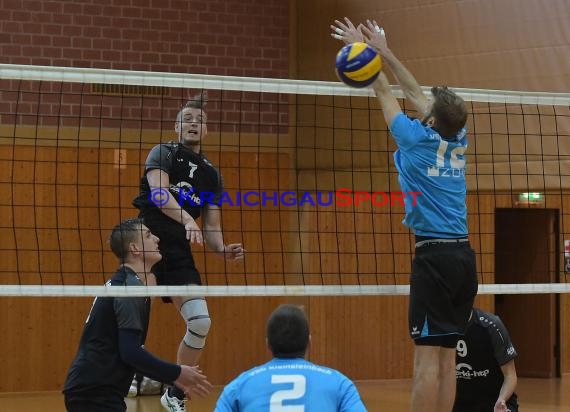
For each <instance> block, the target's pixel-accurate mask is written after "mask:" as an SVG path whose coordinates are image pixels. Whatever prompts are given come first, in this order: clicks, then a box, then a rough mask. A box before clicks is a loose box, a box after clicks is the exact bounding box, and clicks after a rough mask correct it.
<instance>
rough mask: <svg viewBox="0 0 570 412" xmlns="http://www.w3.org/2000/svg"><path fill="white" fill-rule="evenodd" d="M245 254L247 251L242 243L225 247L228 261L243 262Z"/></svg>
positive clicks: (225, 255)
mask: <svg viewBox="0 0 570 412" xmlns="http://www.w3.org/2000/svg"><path fill="white" fill-rule="evenodd" d="M244 254H245V249H244V248H243V246H242V244H241V243H230V244H229V245H224V257H225V258H226V259H227V260H242V259H243V257H244Z"/></svg>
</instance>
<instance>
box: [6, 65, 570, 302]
mask: <svg viewBox="0 0 570 412" xmlns="http://www.w3.org/2000/svg"><path fill="white" fill-rule="evenodd" d="M199 90H208V92H209V103H208V106H207V113H208V129H209V134H208V136H207V138H206V141H205V143H204V145H203V150H204V152H205V153H206V155H207V156H208V158H209V159H210V160H211V161H212V163H213V164H214V165H216V166H218V167H219V169H220V171H221V173H222V175H223V178H224V189H225V195H224V196H225V197H224V203H223V204H222V213H223V224H222V227H223V232H224V239H225V241H226V242H227V243H230V242H232V243H234V242H241V243H243V244H244V247H245V248H246V250H247V254H246V259H245V260H244V261H243V262H241V263H231V262H225V261H223V260H221V259H219V258H217V257H216V256H214V255H213V253H212V252H210V251H209V250H207V249H205V248H200V247H196V246H193V253H194V256H195V258H196V261H197V266H198V268H199V270H200V271H201V273H202V280H203V283H204V285H205V286H204V287H202V288H199V289H198V290H197V289H195V288H196V287H193V288H190V287H189V289H188V288H186V289H184V288H177V289H176V290H173V289H172V288H170V289H169V288H167V287H155V288H151V289H146V288H145V289H144V291H139V292H132V293H143V294H145V295H148V294H153V295H164V294H165V293H166V292H168V294H169V295H185V294H188V293H189V292H190V291H191V292H192V294H197V293H198V291H199V293H200V294H204V295H225V294H238V295H242V294H243V295H248V294H249V295H281V294H286V295H287V294H292V295H295V294H316V295H322V294H331V295H334V294H349V295H354V294H357V295H358V294H383V293H385V294H404V293H407V291H408V287H407V285H408V277H409V273H410V267H411V261H412V258H413V247H414V243H413V242H414V239H413V236H412V235H411V233H410V232H409V230H408V229H407V228H405V227H404V226H403V225H402V223H401V220H402V218H403V212H404V209H403V205H402V202H401V196H404V195H409V194H402V193H400V192H399V190H400V188H399V186H398V184H397V176H396V171H395V169H394V165H393V160H392V153H393V151H394V150H395V149H396V147H395V145H394V143H393V141H392V139H391V138H390V137H389V135H388V131H387V128H386V125H385V123H384V121H383V117H382V113H381V111H380V110H379V107H378V104H377V102H376V100H375V99H374V98H373V95H372V92H371V90H357V89H350V88H347V87H345V86H343V85H341V84H339V83H331V82H308V81H295V80H277V79H262V78H257V79H256V78H239V77H224V76H207V75H182V74H167V73H149V72H128V71H114V70H99V69H74V68H57V67H41V66H18V65H0V102H1V103H0V143H1V145H0V159H1V166H0V167H1V169H0V188H1V193H2V196H1V199H0V209H1V216H2V221H1V223H0V239H2V241H1V247H0V249H1V252H2V259H1V260H0V283H1V284H2V285H4V286H3V287H2V288H0V294H4V295H13V294H29V295H59V294H62V295H66V294H85V295H100V294H106V293H109V292H106V291H105V290H106V289H105V288H104V287H102V286H99V287H97V286H95V285H101V284H102V283H103V282H104V281H105V280H106V276H108V274H110V273H112V272H113V271H114V270H115V269H116V259H115V258H114V256H112V254H111V253H110V252H109V248H108V245H107V237H108V234H109V232H110V230H111V228H112V227H113V226H114V225H115V224H117V223H118V222H119V221H120V220H122V219H124V218H127V217H132V216H135V215H136V214H137V210H136V209H135V208H134V207H133V206H132V204H131V202H132V199H133V198H134V197H135V196H136V195H137V194H138V190H139V180H140V177H141V174H142V171H143V165H144V161H145V159H146V156H147V154H148V152H149V150H150V149H151V148H152V147H153V146H154V145H156V144H158V143H160V142H166V141H169V140H175V139H176V135H175V133H174V130H173V129H174V119H175V117H176V114H177V112H178V110H180V107H181V106H182V104H183V103H184V102H185V101H186V100H187V99H188V98H189V97H190V96H191V95H192V94H193V93H195V92H196V91H199ZM455 90H457V91H458V92H459V94H460V95H461V96H462V97H464V99H465V100H466V101H468V102H469V106H470V108H469V109H470V110H469V111H470V117H469V120H468V128H469V134H470V149H469V151H468V171H467V173H468V190H469V194H468V208H469V228H470V239H471V242H472V244H473V247H474V249H475V250H476V251H477V253H478V254H477V259H478V269H479V276H480V282H481V283H482V287H481V292H482V293H503V292H504V291H505V286H509V287H510V288H511V289H510V290H513V291H514V293H546V292H564V291H566V286H565V284H563V283H561V282H560V274H561V273H562V272H563V270H564V266H565V262H566V261H565V255H564V248H563V247H562V245H563V244H564V242H563V241H564V239H565V238H566V237H568V233H569V232H570V227H569V226H570V223H569V219H568V217H567V215H568V213H569V208H570V206H569V200H570V199H569V197H568V194H567V188H568V186H569V185H570V180H569V176H570V173H569V172H570V168H569V166H570V163H569V158H568V157H569V154H568V153H570V150H569V149H570V147H568V146H569V145H570V144H569V143H568V135H569V133H570V110H569V105H570V96H569V95H567V94H552V93H551V94H547V93H518V92H500V91H492V90H467V89H455ZM426 92H427V90H426ZM395 93H397V95H398V96H399V97H400V98H401V97H402V94H401V93H400V92H399V90H398V89H395ZM405 103H406V102H405V101H404V100H402V104H403V106H404V107H405ZM410 114H411V115H413V113H410ZM514 207H524V208H542V209H548V210H555V211H556V215H557V227H556V233H555V239H556V245H555V247H553V248H550V249H548V251H547V252H545V253H549V254H550V255H552V256H551V259H552V262H553V266H552V268H551V269H549V270H551V271H552V276H551V278H552V279H553V282H551V283H548V284H544V283H541V284H535V285H530V286H529V285H494V283H495V264H496V263H495V259H496V250H495V246H496V245H495V242H496V239H495V236H496V233H495V214H496V210H497V209H500V208H514ZM541 253H542V252H541ZM113 289H115V288H113ZM113 293H117V294H120V293H129V292H127V291H125V292H119V291H116V292H115V291H114V292H113Z"/></svg>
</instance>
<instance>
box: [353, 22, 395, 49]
mask: <svg viewBox="0 0 570 412" xmlns="http://www.w3.org/2000/svg"><path fill="white" fill-rule="evenodd" d="M358 29H359V30H360V32H361V33H362V34H363V35H364V36H365V41H366V43H368V45H370V46H372V47H373V48H374V49H376V51H377V52H378V53H380V55H381V56H385V55H386V54H387V53H388V51H389V49H388V43H387V42H386V33H384V29H383V28H382V27H380V26H379V25H378V23H376V20H372V21H370V20H366V26H365V25H363V24H361V25H360V26H358Z"/></svg>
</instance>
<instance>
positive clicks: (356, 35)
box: [331, 17, 364, 44]
mask: <svg viewBox="0 0 570 412" xmlns="http://www.w3.org/2000/svg"><path fill="white" fill-rule="evenodd" d="M334 22H335V24H331V30H332V33H331V36H332V37H334V38H335V39H337V40H342V41H343V42H344V44H350V43H356V42H364V36H363V35H362V33H361V32H360V30H358V29H357V28H356V27H355V26H354V24H352V22H351V21H350V20H349V19H348V17H345V18H344V23H343V22H341V21H340V20H335V21H334Z"/></svg>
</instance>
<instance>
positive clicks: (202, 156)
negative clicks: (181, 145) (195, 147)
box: [200, 152, 218, 172]
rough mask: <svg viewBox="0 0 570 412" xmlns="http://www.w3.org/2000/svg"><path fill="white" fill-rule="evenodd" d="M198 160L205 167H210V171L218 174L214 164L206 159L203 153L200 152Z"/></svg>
mask: <svg viewBox="0 0 570 412" xmlns="http://www.w3.org/2000/svg"><path fill="white" fill-rule="evenodd" d="M200 159H201V160H202V162H204V164H205V165H206V166H208V167H211V168H212V169H214V170H216V172H218V168H217V167H216V166H214V164H213V163H212V162H211V161H210V159H208V156H206V154H205V153H204V152H200Z"/></svg>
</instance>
